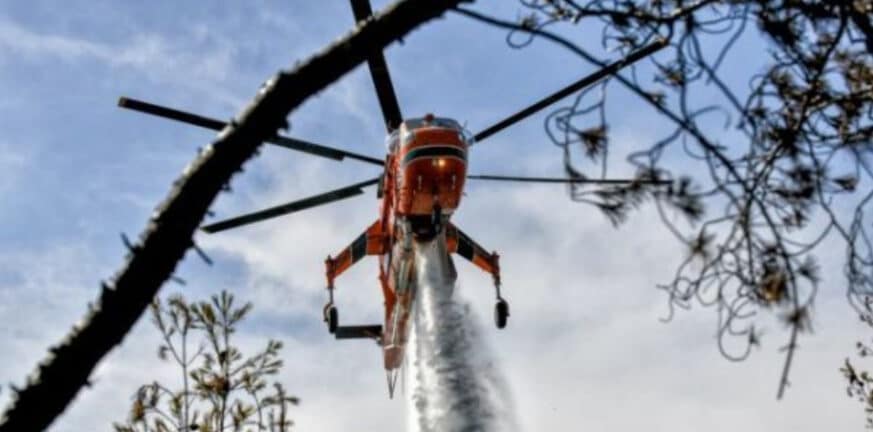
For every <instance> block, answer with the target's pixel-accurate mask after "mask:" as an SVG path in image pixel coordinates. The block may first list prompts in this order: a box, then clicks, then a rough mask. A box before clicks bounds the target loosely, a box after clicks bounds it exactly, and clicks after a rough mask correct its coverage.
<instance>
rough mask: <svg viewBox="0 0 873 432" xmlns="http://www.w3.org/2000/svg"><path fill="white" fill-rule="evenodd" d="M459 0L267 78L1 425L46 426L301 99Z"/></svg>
mask: <svg viewBox="0 0 873 432" xmlns="http://www.w3.org/2000/svg"><path fill="white" fill-rule="evenodd" d="M461 1H462V0H432V1H427V2H421V1H414V0H406V1H400V2H397V3H395V4H393V5H392V6H390V7H388V8H387V9H386V10H384V11H383V12H382V13H380V14H378V15H377V16H376V17H375V18H373V19H371V20H368V21H367V22H366V23H364V24H362V25H360V26H359V27H358V28H357V29H355V30H354V31H353V32H352V33H350V34H348V35H347V36H345V37H343V38H342V39H340V40H338V41H337V42H335V43H334V44H332V45H330V46H329V47H327V48H326V49H325V50H323V51H322V52H320V53H318V54H316V55H315V56H313V57H311V58H310V59H309V60H307V61H306V62H304V63H302V64H300V65H298V66H297V67H295V68H294V69H293V70H292V71H290V72H281V73H279V74H278V75H276V76H275V77H274V78H273V79H272V80H270V81H269V82H267V83H266V84H265V85H264V87H263V88H262V89H261V91H260V92H259V93H258V95H257V96H256V97H255V99H254V101H253V102H252V103H251V104H250V105H249V106H248V107H246V108H245V109H244V110H243V111H242V112H241V113H240V114H239V115H237V117H236V119H235V120H234V121H233V122H231V124H230V125H229V126H228V127H227V128H225V129H224V130H223V131H222V132H221V133H219V135H218V137H217V139H216V140H215V141H214V142H213V143H212V145H210V146H208V147H206V148H205V149H204V150H203V151H202V152H201V153H200V154H199V155H198V157H197V158H196V159H195V160H194V161H193V162H192V163H191V164H190V165H189V166H188V167H187V168H186V169H185V171H184V172H183V173H182V176H181V177H180V178H179V179H178V180H177V181H176V182H175V183H174V185H173V188H172V189H171V190H170V193H169V195H168V196H167V198H166V199H165V200H164V202H163V203H162V204H161V205H160V206H159V207H158V208H157V209H156V210H155V213H154V216H153V217H152V218H151V220H149V223H148V225H147V226H146V228H145V230H144V231H143V233H142V234H141V235H140V239H139V241H138V242H137V243H135V244H133V245H131V250H130V254H129V255H128V256H127V261H126V262H125V264H124V265H123V266H122V268H121V269H120V270H119V271H118V273H117V274H116V276H115V277H114V278H113V281H112V282H109V283H107V284H104V285H103V286H102V290H101V293H100V297H99V298H98V299H97V300H96V302H95V303H94V304H92V305H91V306H90V307H89V309H88V312H87V314H86V315H85V317H84V318H83V319H82V321H81V322H80V323H79V324H77V325H76V326H75V327H73V329H72V330H71V332H70V333H69V335H68V336H67V337H66V338H65V339H64V340H63V341H62V342H61V343H60V344H58V345H56V346H54V347H53V348H51V349H50V354H49V356H48V357H47V358H46V359H45V360H44V361H43V362H42V363H40V365H39V366H38V367H37V370H36V371H35V372H34V375H33V376H32V377H31V378H30V379H29V380H28V382H27V385H26V386H25V387H24V388H23V389H19V390H16V391H15V393H16V395H15V397H14V400H13V401H12V403H11V404H10V406H9V407H8V408H7V410H6V411H5V413H4V415H3V419H2V421H0V432H13V431H14V432H21V431H32V430H43V429H46V428H47V427H48V426H49V425H50V424H51V423H52V422H53V421H54V419H55V418H57V416H58V415H60V414H61V413H62V412H63V411H64V409H66V407H67V406H68V405H69V403H70V402H71V401H72V400H73V398H74V397H75V396H76V394H77V393H78V391H79V389H80V388H81V387H82V386H84V385H86V384H87V383H88V377H89V376H90V374H91V372H92V371H93V370H94V368H95V367H96V365H97V363H98V362H99V361H100V360H101V359H102V358H103V357H104V356H105V355H106V354H107V353H108V352H109V351H110V350H111V349H112V348H113V347H114V346H116V345H118V344H119V343H121V341H122V340H123V339H124V336H125V335H126V334H127V333H128V331H129V330H130V329H131V327H132V326H133V324H134V323H135V322H136V321H137V320H138V319H139V317H140V316H141V315H142V313H143V311H144V310H145V309H146V308H147V307H148V305H149V304H150V302H151V301H152V299H153V297H154V296H155V294H156V293H157V292H158V289H159V288H160V287H161V285H162V284H163V283H164V282H165V281H166V280H167V279H168V278H170V277H171V276H172V274H173V271H174V270H175V268H176V265H177V263H178V262H179V261H180V260H181V259H182V258H183V257H184V255H185V252H186V251H187V250H188V249H189V248H190V247H191V246H192V244H193V241H192V237H193V235H194V232H195V230H196V229H197V227H198V226H199V225H200V222H201V221H202V219H203V217H204V215H205V214H206V212H207V210H208V208H209V206H210V205H211V204H212V201H213V200H214V199H215V197H216V196H217V195H218V193H219V192H220V191H221V190H222V188H224V187H225V186H226V185H227V184H228V182H229V181H230V179H231V177H232V176H233V174H234V173H236V172H239V171H241V169H242V166H243V164H244V163H245V162H246V161H247V160H248V159H250V158H251V157H252V156H253V155H254V154H255V152H256V151H257V149H258V148H259V147H260V145H261V143H262V142H263V141H265V140H266V139H268V138H271V137H272V136H274V135H275V134H276V132H277V131H278V130H279V129H281V128H283V127H285V126H286V120H285V119H286V117H287V116H288V114H289V113H290V112H291V111H292V110H293V109H295V108H296V107H298V106H299V105H300V104H301V103H302V102H303V101H304V100H306V99H307V98H308V97H310V96H311V95H313V94H315V93H316V92H318V91H320V90H323V89H324V88H326V87H327V86H328V85H329V84H331V83H332V82H334V81H336V80H337V79H339V78H340V77H341V76H343V75H344V74H346V73H347V72H349V71H351V70H352V69H353V68H354V67H356V66H358V65H360V64H361V63H363V62H364V61H365V60H366V56H367V54H368V53H369V52H370V51H371V50H373V49H381V48H383V47H385V46H386V45H388V44H390V43H391V42H393V41H395V40H397V39H399V38H401V37H403V36H404V35H406V34H407V33H409V32H410V31H411V30H413V29H414V28H415V27H417V26H419V25H420V24H422V23H424V22H426V21H428V20H431V19H433V18H436V17H438V16H440V15H441V14H442V13H443V12H444V11H445V10H446V9H449V8H452V7H454V6H456V5H458V4H459V3H460V2H461Z"/></svg>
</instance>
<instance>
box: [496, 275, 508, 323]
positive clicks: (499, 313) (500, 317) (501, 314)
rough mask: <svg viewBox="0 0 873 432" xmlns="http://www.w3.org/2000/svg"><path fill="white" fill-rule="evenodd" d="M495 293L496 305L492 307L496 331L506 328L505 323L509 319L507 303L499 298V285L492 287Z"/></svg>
mask: <svg viewBox="0 0 873 432" xmlns="http://www.w3.org/2000/svg"><path fill="white" fill-rule="evenodd" d="M494 288H495V290H496V291H497V304H495V305H494V325H495V326H497V328H498V329H502V328H504V327H506V321H507V319H509V303H508V302H507V301H506V300H504V299H503V297H501V296H500V284H496V285H495V286H494Z"/></svg>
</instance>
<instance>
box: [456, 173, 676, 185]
mask: <svg viewBox="0 0 873 432" xmlns="http://www.w3.org/2000/svg"><path fill="white" fill-rule="evenodd" d="M467 178H468V179H473V180H497V181H514V182H526V183H567V184H606V185H611V184H612V185H624V184H632V183H637V184H653V185H668V184H670V181H669V180H639V179H585V178H575V179H574V178H562V177H516V176H499V175H469V176H467Z"/></svg>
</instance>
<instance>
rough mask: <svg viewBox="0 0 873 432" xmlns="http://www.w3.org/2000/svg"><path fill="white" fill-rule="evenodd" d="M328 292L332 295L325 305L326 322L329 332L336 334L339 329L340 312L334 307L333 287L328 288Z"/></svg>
mask: <svg viewBox="0 0 873 432" xmlns="http://www.w3.org/2000/svg"><path fill="white" fill-rule="evenodd" d="M327 291H328V292H329V293H330V300H329V301H328V302H327V304H326V305H324V322H325V323H326V324H327V331H328V332H330V334H334V333H336V329H337V327H339V311H338V310H337V308H336V306H334V305H333V286H329V287H327Z"/></svg>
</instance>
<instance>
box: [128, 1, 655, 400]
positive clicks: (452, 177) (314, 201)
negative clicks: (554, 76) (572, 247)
mask: <svg viewBox="0 0 873 432" xmlns="http://www.w3.org/2000/svg"><path fill="white" fill-rule="evenodd" d="M351 4H352V9H353V12H354V15H355V18H356V19H357V21H359V22H360V21H361V20H365V19H368V18H369V17H370V16H371V15H372V10H371V8H370V4H369V1H368V0H351ZM664 46H665V43H664V42H663V41H657V42H655V43H653V44H651V45H647V46H645V47H643V48H641V49H639V50H637V51H634V52H632V53H631V54H629V55H628V56H627V57H625V58H624V59H622V60H620V61H617V62H615V63H611V64H609V65H607V66H606V67H604V68H602V69H600V70H598V71H596V72H594V73H592V74H590V75H588V76H586V77H584V78H582V79H581V80H579V81H576V82H574V83H573V84H570V85H569V86H567V87H565V88H563V89H561V90H560V91H558V92H555V93H553V94H551V95H549V96H548V97H546V98H543V99H542V100H540V101H538V102H536V103H534V104H533V105H531V106H529V107H527V108H525V109H523V110H521V111H519V112H517V113H515V114H513V115H511V116H509V117H507V118H505V119H503V120H501V121H499V122H497V123H495V124H494V125H492V126H490V127H488V128H486V129H484V130H482V131H481V132H479V133H476V134H471V133H470V132H469V131H467V130H466V129H465V128H463V127H462V126H461V125H460V124H459V123H458V122H457V121H455V120H453V119H450V118H444V117H436V116H434V115H432V114H427V115H425V116H424V117H421V118H407V119H405V120H404V119H403V116H402V115H401V112H400V107H399V104H398V102H397V97H396V95H395V93H394V88H393V85H392V83H391V78H390V75H389V73H388V68H387V65H386V63H385V58H384V55H383V53H382V52H381V51H374V52H373V53H372V54H371V55H370V56H369V58H368V60H367V63H368V66H369V70H370V74H371V76H372V79H373V82H374V84H375V87H376V94H377V96H378V100H379V105H380V107H381V110H382V114H383V116H384V119H385V122H386V126H387V130H388V136H387V138H386V142H387V146H388V153H387V155H386V156H385V158H384V159H378V158H374V157H370V156H366V155H362V154H358V153H353V152H349V151H345V150H341V149H338V148H334V147H328V146H324V145H321V144H316V143H312V142H308V141H303V140H299V139H295V138H289V137H284V136H278V135H277V136H276V137H274V138H273V139H271V140H269V141H268V142H269V143H271V144H275V145H279V146H282V147H285V148H288V149H292V150H296V151H301V152H305V153H308V154H312V155H316V156H321V157H326V158H329V159H334V160H338V161H341V160H343V159H346V158H348V159H353V160H358V161H361V162H366V163H370V164H373V165H378V166H381V167H383V169H384V171H383V172H382V174H381V175H379V176H378V177H376V178H372V179H369V180H366V181H363V182H360V183H356V184H353V185H350V186H347V187H343V188H340V189H336V190H333V191H329V192H326V193H323V194H320V195H315V196H312V197H309V198H305V199H302V200H297V201H293V202H290V203H287V204H283V205H280V206H275V207H271V208H267V209H265V210H261V211H258V212H254V213H250V214H247V215H243V216H239V217H235V218H232V219H228V220H223V221H220V222H216V223H212V224H208V225H205V226H203V227H202V228H201V229H202V230H203V231H205V232H207V233H216V232H219V231H224V230H227V229H231V228H235V227H239V226H242V225H247V224H250V223H254V222H259V221H263V220H265V219H270V218H273V217H277V216H282V215H286V214H289V213H294V212H298V211H301V210H305V209H308V208H312V207H316V206H320V205H324V204H328V203H332V202H336V201H339V200H343V199H346V198H350V197H353V196H357V195H361V194H363V193H364V192H363V188H364V187H367V186H372V185H377V197H378V198H381V200H382V201H381V206H380V211H379V217H378V219H377V220H376V221H375V222H373V223H372V224H371V225H370V226H369V227H368V228H367V229H366V230H364V232H363V233H361V234H360V235H359V236H358V237H357V238H356V239H355V240H354V241H353V242H352V243H351V244H350V245H349V246H348V247H346V248H345V249H343V250H342V251H341V252H340V253H338V254H337V255H336V256H328V257H327V259H326V260H325V267H326V276H327V290H328V296H329V298H328V302H327V304H326V305H325V306H324V311H323V312H324V313H323V315H324V321H325V323H326V324H327V328H328V331H329V332H330V333H331V334H333V335H334V336H335V337H336V338H337V339H356V338H371V339H375V340H376V341H377V343H378V344H379V345H380V346H381V347H382V350H383V355H384V367H385V370H386V373H387V377H388V392H389V397H393V393H394V387H395V382H396V378H397V373H398V371H399V369H400V367H401V365H402V362H403V357H404V350H405V347H406V342H407V339H408V335H409V329H410V325H411V324H410V323H411V320H410V318H411V314H412V311H413V305H414V301H415V298H416V291H417V289H416V268H415V263H416V260H415V254H416V253H417V247H416V246H417V245H419V244H421V243H423V242H431V241H434V240H436V241H440V242H443V245H444V246H445V248H444V250H446V251H447V252H448V253H449V254H452V253H456V254H458V255H460V256H461V257H463V258H465V259H467V260H469V261H470V262H472V263H473V264H474V265H475V266H477V267H479V268H480V269H482V270H484V271H485V272H487V273H489V274H490V275H491V276H492V279H493V281H494V288H495V297H496V304H495V306H494V322H495V325H496V326H497V328H501V329H502V328H504V327H505V326H506V323H507V319H508V317H509V303H508V302H507V301H506V300H505V299H503V297H502V296H501V292H500V286H501V280H500V265H499V255H498V254H497V253H496V252H488V251H487V250H486V249H484V248H483V247H482V246H480V245H479V244H478V243H477V242H475V241H474V240H473V239H472V238H471V237H470V236H468V235H467V234H465V233H464V232H463V231H461V229H459V228H458V227H456V226H455V225H453V224H452V223H451V222H450V218H451V216H452V214H453V213H454V212H455V211H456V210H457V209H458V206H459V205H460V203H461V197H462V196H463V194H464V186H465V183H466V181H467V180H495V181H516V182H535V183H559V184H572V183H577V184H579V183H586V184H601V185H603V184H607V185H609V184H611V185H621V184H629V183H632V182H637V183H648V184H665V183H666V182H664V181H658V180H647V179H633V180H621V179H585V178H551V177H517V176H498V175H468V174H467V153H468V151H469V150H470V148H471V146H472V145H473V144H474V143H479V142H481V141H483V140H484V139H486V138H488V137H490V136H491V135H493V134H495V133H497V132H499V131H502V130H503V129H505V128H507V127H509V126H511V125H513V124H515V123H516V122H518V121H520V120H522V119H524V118H527V117H529V116H530V115H532V114H534V113H536V112H538V111H540V110H542V109H543V108H545V107H547V106H549V105H551V104H552V103H554V102H556V101H558V100H560V99H562V98H564V97H566V96H568V95H570V94H572V93H574V92H576V91H579V90H580V89H582V88H584V87H587V86H590V85H592V84H594V83H596V82H598V81H600V80H601V79H603V78H605V77H607V76H609V75H611V74H614V73H616V72H617V71H619V70H620V69H621V68H623V67H625V66H627V65H630V64H632V63H634V62H636V61H638V60H640V59H642V58H645V57H647V56H648V55H650V54H652V53H654V52H656V51H657V50H659V49H661V48H663V47H664ZM119 106H121V107H123V108H128V109H132V110H136V111H140V112H144V113H147V114H152V115H156V116H160V117H164V118H169V119H173V120H177V121H182V122H185V123H189V124H193V125H196V126H201V127H206V128H209V129H213V130H217V131H220V130H222V129H223V128H224V127H225V125H226V124H225V123H224V122H221V121H219V120H215V119H212V118H208V117H203V116H200V115H196V114H191V113H188V112H184V111H180V110H176V109H172V108H167V107H164V106H159V105H154V104H151V103H147V102H143V101H139V100H135V99H130V98H124V97H122V98H121V99H120V100H119ZM367 255H375V256H378V257H379V281H380V283H381V288H382V295H383V298H384V306H385V314H384V323H383V324H376V325H364V326H341V325H339V312H338V310H337V308H336V306H334V289H335V284H334V283H335V281H336V278H337V277H338V276H339V275H341V274H342V273H343V272H345V271H346V270H348V269H349V268H350V267H351V266H352V265H354V264H355V263H357V262H358V261H360V260H361V258H363V257H365V256H367ZM449 262H450V263H451V259H450V258H449Z"/></svg>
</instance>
